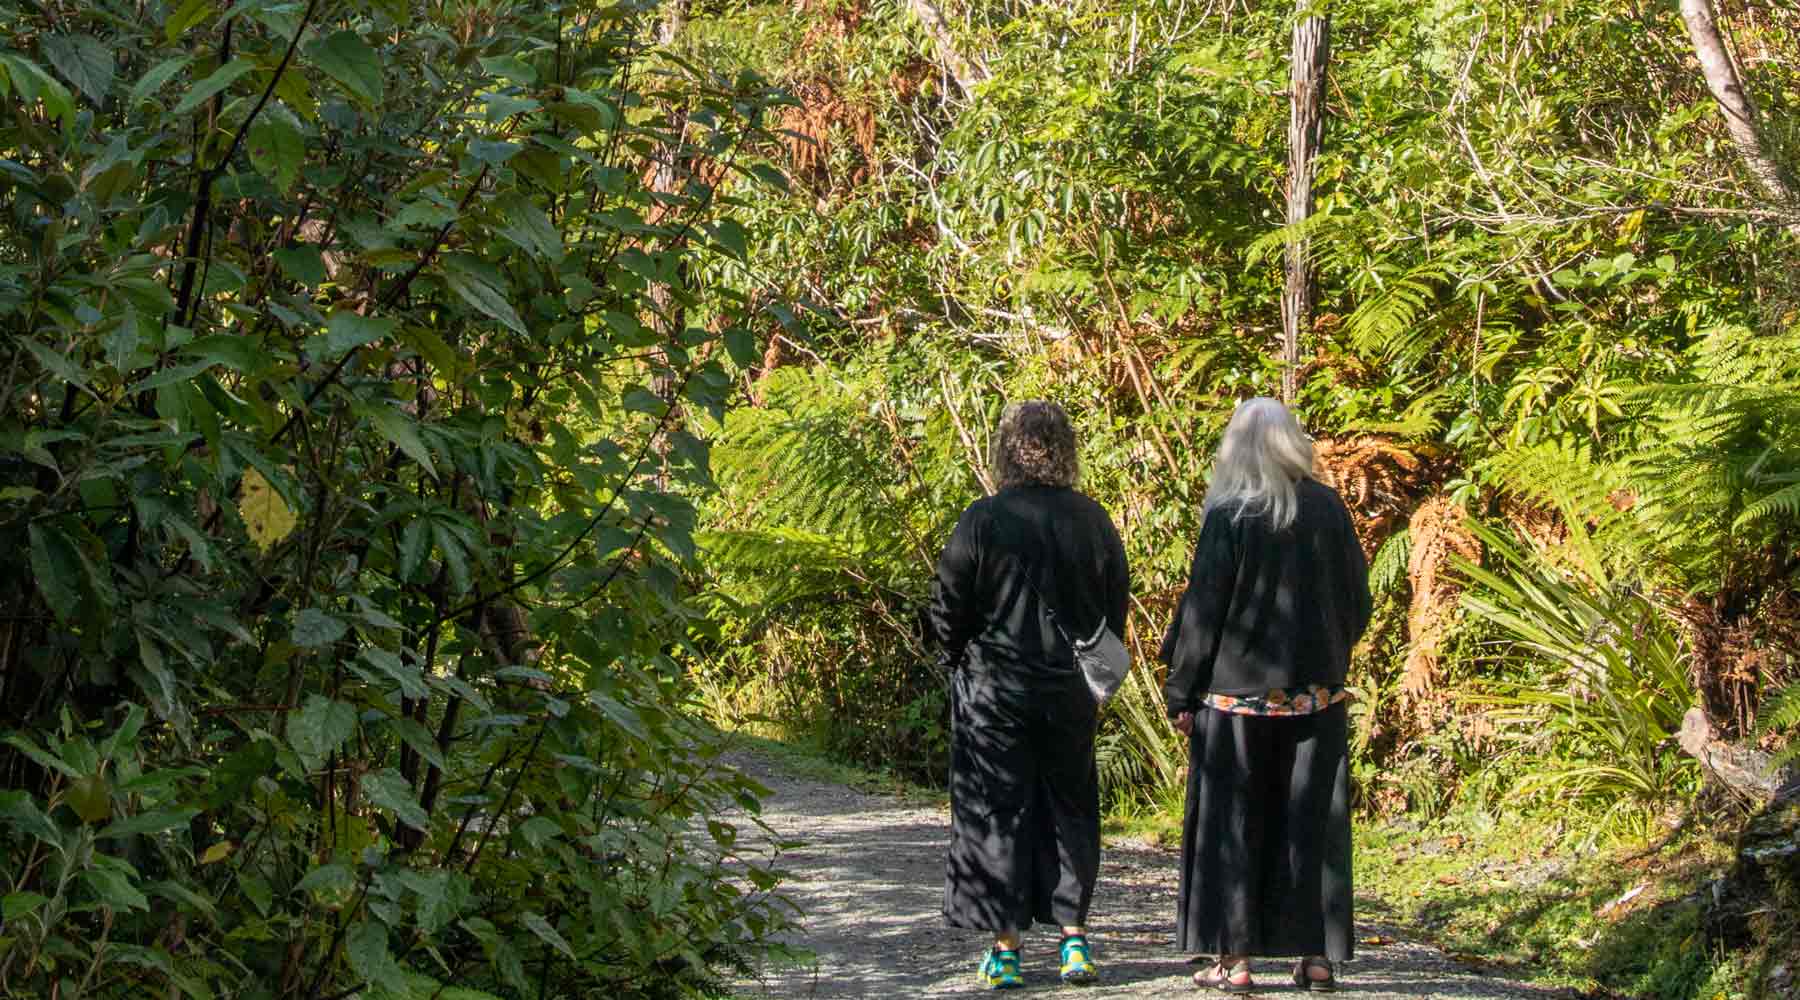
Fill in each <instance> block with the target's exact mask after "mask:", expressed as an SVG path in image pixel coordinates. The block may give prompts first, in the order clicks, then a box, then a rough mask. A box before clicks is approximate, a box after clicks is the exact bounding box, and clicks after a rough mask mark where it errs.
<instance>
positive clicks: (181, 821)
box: [99, 809, 200, 837]
mask: <svg viewBox="0 0 1800 1000" xmlns="http://www.w3.org/2000/svg"><path fill="white" fill-rule="evenodd" d="M199 814H200V810H198V809H161V810H158V811H156V812H147V813H139V814H137V815H136V816H127V817H125V818H124V819H122V820H118V821H117V822H113V823H108V824H107V826H106V829H104V830H101V831H100V833H99V836H101V837H132V836H137V835H139V834H151V833H163V832H165V831H168V830H174V829H178V828H180V827H184V826H187V825H188V821H189V820H191V819H193V818H194V817H195V816H198V815H199Z"/></svg>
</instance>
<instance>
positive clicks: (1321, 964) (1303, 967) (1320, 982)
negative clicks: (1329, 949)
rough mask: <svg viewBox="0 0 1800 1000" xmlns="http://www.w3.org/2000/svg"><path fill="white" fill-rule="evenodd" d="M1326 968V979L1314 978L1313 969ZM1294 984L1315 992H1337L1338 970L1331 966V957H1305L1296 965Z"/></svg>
mask: <svg viewBox="0 0 1800 1000" xmlns="http://www.w3.org/2000/svg"><path fill="white" fill-rule="evenodd" d="M1314 969H1324V970H1325V978H1324V979H1314V978H1313V977H1312V974H1311V973H1312V970H1314ZM1294 985H1295V986H1298V987H1300V988H1301V989H1303V990H1308V991H1310V992H1313V993H1335V992H1337V971H1336V970H1335V969H1333V968H1332V967H1331V961H1330V959H1324V958H1303V959H1301V960H1300V964H1298V965H1296V966H1294Z"/></svg>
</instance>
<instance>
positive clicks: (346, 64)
mask: <svg viewBox="0 0 1800 1000" xmlns="http://www.w3.org/2000/svg"><path fill="white" fill-rule="evenodd" d="M306 54H307V55H308V56H309V57H310V58H311V59H312V61H313V65H315V66H317V67H319V69H321V70H323V71H324V72H325V75H327V76H329V77H331V78H332V79H333V80H336V81H337V82H338V83H339V84H341V85H342V86H343V88H344V89H345V90H347V91H349V92H350V93H351V94H352V95H354V96H356V97H360V98H362V99H363V101H364V102H366V103H369V104H374V103H375V102H377V101H379V100H381V97H382V93H383V88H382V80H381V57H380V56H378V55H377V54H376V53H375V50H374V49H372V48H370V47H369V43H368V42H365V41H363V39H362V36H361V35H358V34H357V33H356V32H354V31H339V32H337V33H335V34H333V35H331V36H330V37H328V38H325V39H322V40H320V41H317V42H314V43H313V44H311V45H309V46H307V48H306Z"/></svg>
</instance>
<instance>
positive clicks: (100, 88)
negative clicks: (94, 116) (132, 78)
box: [38, 35, 114, 104]
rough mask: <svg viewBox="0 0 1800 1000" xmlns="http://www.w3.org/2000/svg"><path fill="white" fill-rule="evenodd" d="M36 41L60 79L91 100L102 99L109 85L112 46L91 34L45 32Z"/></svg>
mask: <svg viewBox="0 0 1800 1000" xmlns="http://www.w3.org/2000/svg"><path fill="white" fill-rule="evenodd" d="M38 44H40V45H42V46H43V48H44V57H45V58H47V59H49V60H50V65H52V66H54V67H56V71H57V72H58V73H61V74H62V75H63V79H65V80H68V81H69V82H70V83H72V84H74V85H75V89H76V90H79V91H81V92H82V93H83V94H85V95H87V98H88V100H90V101H93V102H94V103H95V104H101V103H104V102H105V100H106V95H107V94H108V93H110V92H111V91H112V88H113V77H114V61H113V60H114V55H113V53H114V49H113V48H112V47H110V46H107V45H103V44H101V42H100V40H99V39H97V38H94V37H93V36H91V35H45V36H44V37H43V39H42V40H40V42H39V43H38Z"/></svg>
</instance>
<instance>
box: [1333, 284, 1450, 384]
mask: <svg viewBox="0 0 1800 1000" xmlns="http://www.w3.org/2000/svg"><path fill="white" fill-rule="evenodd" d="M1449 280H1450V270H1449V267H1448V266H1447V265H1446V264H1443V263H1438V262H1431V263H1426V264H1422V265H1420V266H1418V267H1416V268H1413V269H1412V270H1411V271H1408V272H1407V273H1405V274H1403V275H1401V276H1400V277H1398V278H1395V279H1393V280H1391V281H1389V282H1388V284H1387V286H1386V287H1385V288H1384V289H1383V290H1382V291H1381V293H1380V294H1378V295H1376V296H1374V297H1373V298H1371V299H1369V300H1368V301H1366V302H1364V303H1362V304H1361V305H1360V306H1358V307H1357V309H1356V311H1355V312H1353V313H1351V314H1350V318H1349V319H1348V320H1347V321H1346V322H1345V324H1344V332H1345V333H1346V334H1347V335H1348V336H1349V338H1350V343H1352V344H1353V345H1355V346H1356V349H1357V350H1358V351H1361V352H1362V353H1364V354H1366V355H1370V356H1373V357H1382V358H1404V359H1406V360H1409V361H1418V360H1420V359H1421V358H1422V357H1423V356H1424V354H1425V353H1426V352H1427V351H1428V350H1429V349H1430V348H1431V347H1432V346H1433V345H1434V344H1435V343H1436V341H1435V339H1434V338H1433V337H1432V336H1431V333H1432V330H1431V329H1430V325H1429V324H1428V323H1426V322H1425V320H1426V318H1427V316H1428V314H1429V313H1430V312H1431V311H1432V310H1433V309H1434V308H1435V307H1436V305H1437V301H1438V291H1439V286H1440V285H1442V284H1444V283H1445V282H1447V281H1449Z"/></svg>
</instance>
